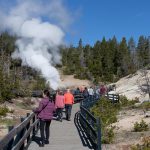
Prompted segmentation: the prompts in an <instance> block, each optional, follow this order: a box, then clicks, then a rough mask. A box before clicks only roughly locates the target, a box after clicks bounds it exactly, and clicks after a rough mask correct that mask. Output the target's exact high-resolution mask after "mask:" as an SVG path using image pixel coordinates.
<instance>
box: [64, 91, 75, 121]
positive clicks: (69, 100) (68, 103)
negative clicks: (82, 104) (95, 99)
mask: <svg viewBox="0 0 150 150" xmlns="http://www.w3.org/2000/svg"><path fill="white" fill-rule="evenodd" d="M64 102H65V110H66V120H68V121H70V118H71V110H72V105H73V104H74V96H73V95H72V94H71V92H70V89H67V92H66V93H65V95H64Z"/></svg>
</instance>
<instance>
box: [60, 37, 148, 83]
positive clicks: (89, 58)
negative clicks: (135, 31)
mask: <svg viewBox="0 0 150 150" xmlns="http://www.w3.org/2000/svg"><path fill="white" fill-rule="evenodd" d="M149 63H150V37H145V36H140V37H139V39H138V43H137V44H136V43H135V41H134V39H133V37H131V38H130V39H129V41H127V40H126V38H125V37H123V38H122V40H121V41H120V42H118V40H117V39H116V37H115V36H114V37H113V38H112V39H109V40H106V39H105V37H104V38H103V39H102V41H96V42H95V44H94V46H91V45H89V44H86V45H85V46H83V44H82V39H80V40H79V43H78V46H77V47H74V46H72V45H71V46H70V47H68V48H65V49H63V50H62V64H63V71H64V74H74V77H75V78H80V79H89V80H91V81H92V82H93V83H95V84H96V83H98V82H100V81H101V82H116V81H117V80H118V79H119V78H121V77H124V76H126V75H128V74H132V73H135V72H136V71H137V70H139V69H141V68H143V67H147V68H148V67H149Z"/></svg>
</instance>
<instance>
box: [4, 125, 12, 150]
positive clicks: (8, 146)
mask: <svg viewBox="0 0 150 150" xmlns="http://www.w3.org/2000/svg"><path fill="white" fill-rule="evenodd" d="M13 128H14V126H8V132H10V131H11V130H12V129H13ZM13 142H14V138H13V139H12V140H11V141H10V142H9V143H8V145H7V146H6V149H7V150H11V149H12V147H13ZM4 149H5V148H4Z"/></svg>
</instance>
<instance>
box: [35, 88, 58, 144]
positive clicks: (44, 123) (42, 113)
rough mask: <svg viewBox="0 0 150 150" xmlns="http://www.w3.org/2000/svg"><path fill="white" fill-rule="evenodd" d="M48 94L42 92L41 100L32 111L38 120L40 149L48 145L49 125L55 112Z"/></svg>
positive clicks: (46, 91)
mask: <svg viewBox="0 0 150 150" xmlns="http://www.w3.org/2000/svg"><path fill="white" fill-rule="evenodd" d="M49 97H50V93H49V91H48V90H44V92H43V99H42V100H41V101H40V103H39V107H38V108H36V109H35V110H34V112H35V113H37V116H38V118H39V119H40V133H41V141H42V143H41V145H40V146H41V147H43V146H44V144H49V137H50V124H51V120H52V118H53V112H54V111H55V105H54V103H53V99H50V98H49Z"/></svg>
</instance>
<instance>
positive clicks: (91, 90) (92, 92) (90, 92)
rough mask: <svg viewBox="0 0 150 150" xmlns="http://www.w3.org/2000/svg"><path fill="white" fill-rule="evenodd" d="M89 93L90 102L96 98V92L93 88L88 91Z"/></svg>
mask: <svg viewBox="0 0 150 150" xmlns="http://www.w3.org/2000/svg"><path fill="white" fill-rule="evenodd" d="M88 92H89V99H90V101H92V100H93V98H94V90H93V88H92V87H90V88H89V89H88Z"/></svg>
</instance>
